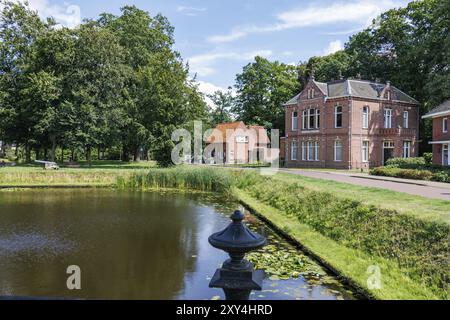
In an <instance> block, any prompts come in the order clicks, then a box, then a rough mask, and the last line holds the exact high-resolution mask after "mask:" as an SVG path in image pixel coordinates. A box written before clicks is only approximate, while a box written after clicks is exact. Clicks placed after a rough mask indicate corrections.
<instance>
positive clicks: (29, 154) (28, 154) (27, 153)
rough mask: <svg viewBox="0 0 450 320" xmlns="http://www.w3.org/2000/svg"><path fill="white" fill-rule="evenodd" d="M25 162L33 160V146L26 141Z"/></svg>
mask: <svg viewBox="0 0 450 320" xmlns="http://www.w3.org/2000/svg"><path fill="white" fill-rule="evenodd" d="M25 162H26V163H30V162H31V148H30V145H29V144H28V142H27V143H25Z"/></svg>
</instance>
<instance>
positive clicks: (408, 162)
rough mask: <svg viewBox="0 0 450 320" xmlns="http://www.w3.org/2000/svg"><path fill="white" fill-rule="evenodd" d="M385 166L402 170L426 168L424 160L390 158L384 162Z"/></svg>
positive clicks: (419, 158) (418, 158)
mask: <svg viewBox="0 0 450 320" xmlns="http://www.w3.org/2000/svg"><path fill="white" fill-rule="evenodd" d="M386 166H389V167H397V168H403V169H420V168H423V167H425V166H426V161H425V158H422V157H417V158H392V159H389V160H388V161H386Z"/></svg>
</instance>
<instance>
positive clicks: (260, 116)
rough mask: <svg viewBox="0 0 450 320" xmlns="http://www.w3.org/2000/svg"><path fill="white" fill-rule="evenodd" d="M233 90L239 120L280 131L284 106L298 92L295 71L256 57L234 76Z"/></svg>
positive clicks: (291, 67) (234, 109) (282, 123)
mask: <svg viewBox="0 0 450 320" xmlns="http://www.w3.org/2000/svg"><path fill="white" fill-rule="evenodd" d="M236 89H237V97H236V104H235V106H234V108H233V110H232V111H233V113H235V114H236V115H237V118H238V120H242V121H244V122H245V123H246V124H257V125H262V126H264V127H265V128H266V129H272V128H273V129H280V130H282V131H283V129H284V108H283V103H285V102H286V101H288V100H289V99H290V98H292V97H293V96H294V95H295V94H297V93H298V90H299V83H298V80H297V68H296V67H294V66H290V65H286V64H283V63H280V62H278V61H275V62H270V61H268V60H267V59H265V58H262V57H259V56H258V57H256V58H255V61H254V62H252V63H249V64H247V65H246V66H245V67H244V69H243V70H242V73H240V74H238V75H237V76H236Z"/></svg>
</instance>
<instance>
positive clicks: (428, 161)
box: [423, 152, 433, 166]
mask: <svg viewBox="0 0 450 320" xmlns="http://www.w3.org/2000/svg"><path fill="white" fill-rule="evenodd" d="M423 158H424V160H425V165H427V166H430V165H431V164H432V163H433V153H432V152H425V153H424V154H423Z"/></svg>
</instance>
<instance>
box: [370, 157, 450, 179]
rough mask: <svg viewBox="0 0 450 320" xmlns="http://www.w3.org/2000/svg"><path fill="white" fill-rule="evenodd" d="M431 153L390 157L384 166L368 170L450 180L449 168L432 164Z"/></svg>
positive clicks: (414, 177) (386, 173)
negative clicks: (407, 156) (410, 156)
mask: <svg viewBox="0 0 450 320" xmlns="http://www.w3.org/2000/svg"><path fill="white" fill-rule="evenodd" d="M432 157H433V154H431V153H426V154H424V157H418V158H406V159H404V158H392V159H389V160H388V161H387V162H386V166H385V167H378V168H374V169H372V170H370V174H372V175H376V176H387V177H396V178H405V179H416V180H433V181H438V182H450V169H448V168H446V167H443V166H440V165H433V164H432Z"/></svg>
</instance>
